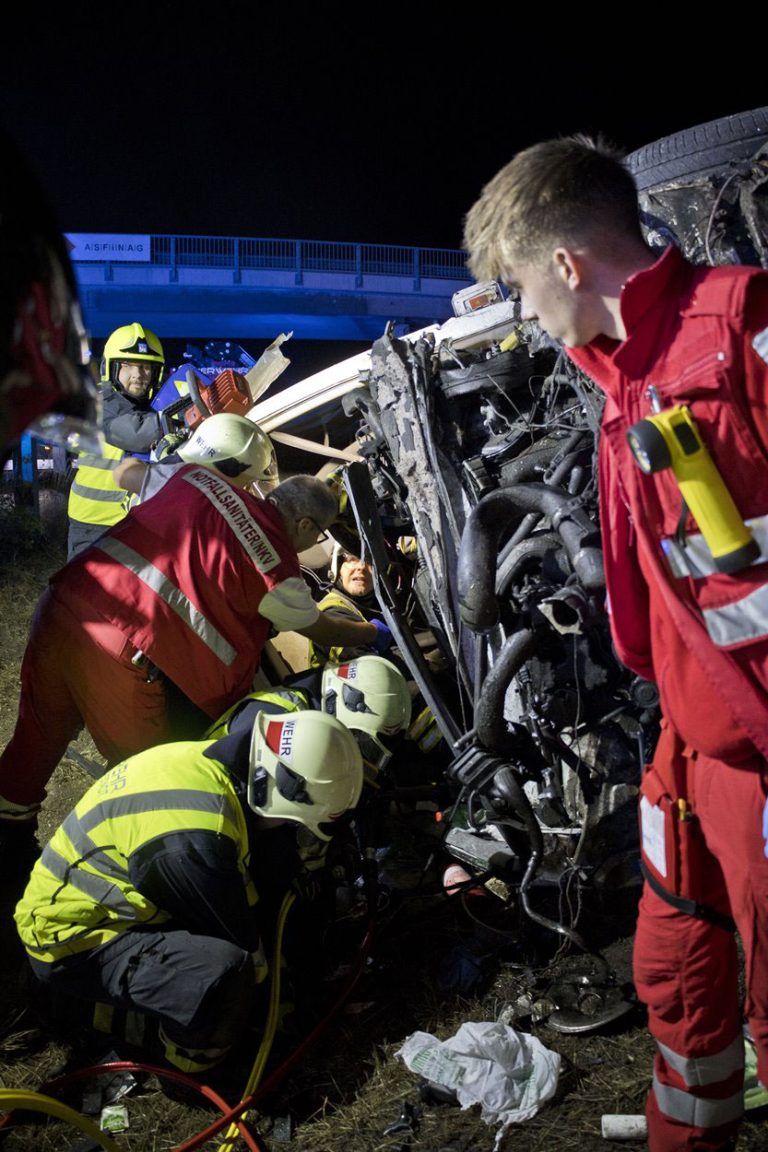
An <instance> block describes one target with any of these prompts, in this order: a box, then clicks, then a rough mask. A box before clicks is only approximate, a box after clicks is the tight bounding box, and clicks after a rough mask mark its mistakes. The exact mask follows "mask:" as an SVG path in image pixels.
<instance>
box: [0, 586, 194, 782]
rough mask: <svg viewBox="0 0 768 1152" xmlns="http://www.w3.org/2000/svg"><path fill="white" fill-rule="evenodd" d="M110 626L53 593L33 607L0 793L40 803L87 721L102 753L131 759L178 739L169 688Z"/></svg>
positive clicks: (0, 764)
mask: <svg viewBox="0 0 768 1152" xmlns="http://www.w3.org/2000/svg"><path fill="white" fill-rule="evenodd" d="M134 655H135V649H134V648H132V647H131V645H130V644H129V643H128V641H127V640H126V639H125V637H124V636H123V635H122V633H120V632H119V631H118V630H117V629H116V628H115V627H113V625H111V624H109V623H107V622H106V621H104V620H99V619H95V618H93V614H92V613H89V612H88V611H87V607H85V606H84V605H82V604H81V603H79V602H78V601H77V600H72V601H69V600H67V599H65V598H64V597H62V595H61V594H60V593H58V592H57V593H56V594H54V593H53V592H52V591H51V589H50V588H49V589H48V590H47V591H46V592H44V593H43V595H42V597H41V598H40V602H39V604H38V606H37V608H36V610H35V614H34V616H33V618H32V624H31V627H30V634H29V640H28V643H27V648H26V651H25V653H24V660H23V662H22V666H21V697H20V700H19V715H18V718H17V721H16V728H15V730H14V733H13V736H12V737H11V739H10V741H9V743H8V745H7V746H6V748H5V751H4V752H3V754H2V756H0V796H3V797H4V798H5V799H6V800H10V801H12V802H13V803H15V804H35V803H39V802H40V801H42V800H43V799H44V797H45V786H46V784H47V783H48V780H49V778H50V776H51V774H52V772H53V770H54V768H55V767H56V765H57V764H58V763H59V761H60V760H61V758H62V756H63V755H64V753H65V752H66V750H67V745H68V744H69V742H70V740H72V739H73V738H74V737H75V736H76V735H77V733H78V732H79V730H80V728H81V726H82V725H83V724H85V725H86V727H87V728H88V731H89V732H90V734H91V736H92V737H93V741H94V744H95V745H96V747H97V748H98V750H99V752H100V753H101V755H102V756H104V758H105V759H106V760H107V761H108V762H109V763H110V764H116V763H118V762H119V761H120V760H123V759H125V757H126V756H131V755H133V754H134V753H135V752H142V751H143V750H144V749H145V748H151V747H152V746H153V745H155V744H163V743H167V742H168V741H169V740H172V739H174V738H180V737H178V736H175V735H174V733H173V731H172V728H171V722H170V719H169V708H168V695H169V688H168V685H167V684H166V683H165V682H164V681H163V680H161V679H159V680H156V681H155V682H153V683H148V682H147V672H146V669H141V668H139V667H137V666H136V665H135V664H132V663H131V660H132V657H133V656H134Z"/></svg>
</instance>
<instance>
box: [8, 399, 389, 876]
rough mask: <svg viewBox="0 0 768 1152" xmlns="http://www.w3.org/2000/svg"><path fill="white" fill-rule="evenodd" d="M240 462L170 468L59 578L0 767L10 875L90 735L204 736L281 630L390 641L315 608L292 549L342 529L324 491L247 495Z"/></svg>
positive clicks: (40, 624) (108, 743) (124, 748)
mask: <svg viewBox="0 0 768 1152" xmlns="http://www.w3.org/2000/svg"><path fill="white" fill-rule="evenodd" d="M211 419H214V418H213V417H212V418H211ZM201 427H204V425H202V426H201ZM254 445H255V448H256V450H257V452H258V453H259V455H260V453H261V450H262V443H261V441H260V440H259V439H258V438H257V439H256V440H254V441H252V442H250V443H249V444H248V445H247V446H246V448H245V451H246V454H247V453H248V452H249V451H251V449H252V447H253V446H254ZM242 462H243V461H238V460H231V461H228V460H218V461H216V462H214V463H213V465H212V466H211V467H207V466H206V467H203V466H201V465H200V464H198V463H195V462H192V463H189V464H185V465H184V467H182V468H180V469H176V470H175V471H174V473H173V475H171V476H170V477H169V478H168V479H167V481H166V483H164V484H163V485H162V487H161V489H160V490H159V491H158V492H157V493H156V494H155V495H154V496H153V497H152V499H150V500H146V501H142V502H141V503H139V504H137V505H136V507H135V508H133V509H132V510H131V512H130V513H129V515H128V516H126V517H125V519H124V520H122V521H121V522H120V523H119V524H116V525H114V526H113V527H112V528H109V529H108V530H107V531H106V532H105V533H104V535H103V536H102V537H100V538H99V540H98V541H97V542H96V543H95V544H94V546H93V547H91V548H88V549H86V550H85V551H84V552H82V553H81V554H80V555H79V556H76V557H75V558H74V559H73V560H72V561H71V562H70V563H69V564H66V565H64V567H63V568H62V569H60V570H59V572H57V573H55V574H54V575H53V576H52V578H51V580H50V582H49V586H48V588H47V589H46V591H45V592H44V593H43V595H42V597H41V599H40V602H39V604H38V606H37V608H36V611H35V614H34V618H33V621H32V625H31V629H30V636H29V640H28V643H27V648H26V651H25V654H24V659H23V662H22V669H21V696H20V700H19V713H18V718H17V722H16V727H15V730H14V733H13V736H12V737H11V740H10V742H9V743H8V745H7V746H6V748H5V750H4V752H3V754H2V756H0V858H2V860H3V865H4V867H6V868H7V869H9V870H12V869H19V870H21V872H22V873H23V872H24V871H26V870H27V869H28V866H29V857H30V854H34V852H35V851H36V841H35V825H36V818H37V811H38V809H39V807H40V804H41V802H42V800H43V798H44V794H45V786H46V784H47V782H48V779H49V777H50V775H51V773H52V772H53V770H54V768H55V767H56V765H57V764H58V762H59V760H60V759H61V757H62V756H63V755H64V753H65V751H66V749H67V745H68V744H69V741H70V740H71V739H72V738H73V737H74V736H75V734H76V733H77V732H78V731H79V729H80V727H81V726H82V725H83V724H85V725H86V727H87V728H88V730H89V732H90V734H91V736H92V737H93V740H94V743H95V745H96V747H97V748H98V750H99V752H100V753H101V755H102V756H103V757H104V758H105V759H106V760H107V762H108V763H109V764H110V765H111V764H115V763H117V762H119V761H121V760H123V759H125V758H126V757H127V756H130V755H133V754H134V753H136V752H140V751H143V750H144V749H145V748H150V747H152V746H153V745H156V744H161V743H165V742H168V741H170V740H173V739H176V738H178V737H180V736H181V737H185V738H187V737H188V736H189V735H190V734H201V733H202V732H203V731H204V729H205V727H206V726H207V724H209V723H210V721H211V720H212V719H215V718H216V717H218V716H220V715H221V713H222V712H223V711H224V710H225V709H226V708H228V707H229V706H230V705H232V704H233V703H235V702H236V701H237V700H239V699H240V698H241V697H242V696H244V695H245V694H246V693H247V692H248V691H249V690H250V689H251V687H252V685H253V681H254V676H255V673H256V670H257V668H258V665H259V660H260V657H261V651H262V648H263V646H264V644H265V642H266V640H267V639H268V637H269V635H270V630H271V629H272V628H275V629H276V630H277V631H298V632H300V633H301V634H302V635H304V636H307V637H308V638H309V639H313V640H321V641H324V642H326V643H327V642H331V643H342V644H348V643H352V644H354V643H362V644H364V645H365V644H371V643H373V642H374V641H375V639H376V637H377V634H378V632H379V631H380V630H383V631H384V632H386V631H387V630H386V626H385V625H382V624H379V625H378V626H375V625H373V624H368V623H365V622H362V621H360V622H358V621H343V620H338V619H331V618H330V617H329V616H328V615H327V614H325V613H320V612H319V611H318V608H317V605H316V604H315V602H314V601H313V599H312V596H311V594H310V591H309V587H308V586H307V584H306V583H305V582H304V580H303V579H302V577H301V575H300V567H299V559H298V553H299V552H302V551H304V550H305V549H307V548H310V547H312V546H313V545H314V544H315V543H316V542H317V540H318V537H319V536H320V537H324V536H325V532H326V529H327V528H329V527H330V525H331V524H332V522H333V520H334V518H335V515H336V511H337V507H338V505H337V498H336V496H335V494H334V493H333V492H332V491H331V489H330V488H329V487H328V486H327V485H326V484H324V483H323V481H322V480H319V479H317V478H316V477H314V476H294V477H291V478H290V479H288V480H285V481H284V482H283V483H282V484H279V485H278V486H277V487H276V488H275V489H274V490H273V491H271V492H270V493H269V495H268V496H267V498H266V499H264V500H262V499H260V498H258V497H256V496H253V495H251V494H250V493H249V492H248V491H247V490H246V487H245V486H246V485H248V484H249V483H250V480H251V475H250V472H249V469H248V468H246V469H245V471H242V470H240V468H239V465H240V464H241V463H242ZM232 472H237V473H239V474H238V475H231V474H230V475H228V474H227V473H232Z"/></svg>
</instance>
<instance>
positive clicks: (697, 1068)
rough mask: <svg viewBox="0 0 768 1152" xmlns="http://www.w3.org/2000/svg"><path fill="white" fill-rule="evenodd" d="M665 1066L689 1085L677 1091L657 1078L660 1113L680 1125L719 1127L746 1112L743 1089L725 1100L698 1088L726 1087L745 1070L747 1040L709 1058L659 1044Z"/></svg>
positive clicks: (730, 1045) (728, 1046)
mask: <svg viewBox="0 0 768 1152" xmlns="http://www.w3.org/2000/svg"><path fill="white" fill-rule="evenodd" d="M657 1044H658V1049H659V1053H660V1055H661V1057H662V1058H663V1060H664V1063H665V1064H666V1065H667V1067H668V1068H671V1069H672V1070H673V1071H674V1072H675V1073H677V1075H678V1076H679V1077H680V1079H681V1080H682V1081H683V1083H684V1084H685V1088H676V1087H675V1086H674V1085H672V1084H665V1083H663V1082H662V1081H661V1080H660V1079H659V1077H658V1075H654V1077H653V1094H654V1096H655V1097H656V1103H657V1105H658V1108H659V1111H660V1112H662V1113H663V1114H664V1116H667V1117H669V1119H671V1120H674V1121H676V1122H677V1123H678V1124H685V1125H686V1126H687V1127H690V1128H718V1127H720V1126H721V1125H723V1124H731V1123H733V1122H734V1121H735V1120H739V1119H740V1118H741V1115H742V1113H743V1111H744V1093H743V1091H742V1090H741V1089H739V1091H737V1092H734V1093H732V1094H731V1095H730V1096H725V1097H722V1096H721V1097H712V1096H703V1095H701V1094H700V1093H699V1092H698V1091H697V1089H700V1088H704V1089H705V1090H706V1089H707V1088H709V1086H710V1085H717V1084H724V1083H725V1081H726V1080H729V1079H730V1078H731V1077H733V1076H734V1074H736V1073H739V1072H741V1070H742V1069H743V1068H744V1040H743V1037H742V1036H741V1035H739V1036H737V1037H736V1039H735V1040H733V1041H732V1042H731V1043H730V1044H728V1045H727V1046H726V1047H725V1048H723V1049H722V1050H721V1051H720V1052H712V1053H710V1054H709V1055H708V1056H683V1055H682V1054H681V1053H679V1052H675V1051H673V1050H672V1049H671V1048H669V1047H668V1046H667V1045H666V1044H661V1043H660V1042H658V1041H657Z"/></svg>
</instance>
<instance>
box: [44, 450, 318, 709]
mask: <svg viewBox="0 0 768 1152" xmlns="http://www.w3.org/2000/svg"><path fill="white" fill-rule="evenodd" d="M299 575H300V569H299V560H298V556H297V555H296V552H295V550H294V548H293V546H292V544H291V542H290V540H289V538H288V536H287V535H286V531H285V526H284V523H283V519H282V516H281V515H280V513H279V512H278V510H277V508H276V507H275V506H274V505H272V504H270V503H268V502H267V501H265V500H261V499H259V498H258V497H256V496H252V495H251V494H250V493H248V492H245V491H243V490H242V489H239V488H236V487H234V486H233V485H232V484H230V483H229V482H228V481H227V480H225V479H224V478H223V477H221V476H219V475H218V474H217V473H215V472H214V471H212V470H211V469H207V468H201V467H199V466H198V465H195V464H189V465H186V466H185V467H184V468H181V469H180V470H179V471H178V472H176V473H175V475H173V476H172V477H171V478H170V479H169V480H168V482H167V483H166V484H165V485H164V486H163V487H162V488H161V489H160V491H159V492H157V493H156V494H155V495H154V496H153V497H152V499H151V500H147V501H144V502H142V503H140V504H137V505H136V507H135V508H134V509H133V511H132V512H131V515H130V516H129V517H127V518H126V519H125V520H123V521H122V522H121V523H120V524H117V525H115V526H114V527H112V528H110V529H108V530H107V532H106V533H105V534H104V535H103V536H101V537H100V538H99V540H98V541H97V542H96V544H95V545H94V546H93V547H91V548H89V549H88V550H87V551H86V552H84V553H82V554H81V555H80V556H76V557H75V558H74V560H72V561H71V562H70V564H68V565H66V566H65V568H64V569H62V570H61V571H60V572H59V573H57V574H56V575H54V577H53V578H52V584H53V585H54V586H55V585H57V584H58V583H61V585H62V588H63V589H64V590H66V591H69V592H71V593H72V594H73V595H75V596H77V597H78V598H79V599H80V600H86V601H87V602H88V604H89V605H90V607H91V608H92V610H93V611H94V612H95V613H96V614H97V615H98V616H100V617H102V618H103V619H105V620H107V621H109V622H110V623H111V624H114V625H115V627H116V628H118V629H119V630H120V632H122V633H123V635H124V636H125V637H126V638H127V639H128V640H129V641H130V643H131V644H133V645H134V647H135V648H137V649H140V650H141V651H142V652H143V653H144V655H145V656H147V658H148V659H149V661H150V662H151V663H152V664H154V665H155V666H156V667H157V668H159V669H160V671H161V672H163V673H164V674H165V676H167V677H168V679H169V680H171V681H172V682H173V683H174V684H175V685H176V686H177V687H178V688H179V689H180V691H181V692H183V693H184V695H185V696H187V697H188V698H189V699H190V700H192V702H193V703H194V704H196V705H197V706H198V707H199V708H201V709H202V710H203V711H204V712H206V713H207V714H208V715H209V716H210V717H211V719H215V718H216V717H218V716H220V715H221V713H222V712H224V710H225V709H226V708H229V707H230V706H231V704H232V703H233V702H234V701H236V700H238V699H240V698H241V697H242V696H244V695H245V694H246V693H247V692H248V691H250V689H251V687H252V684H253V678H254V675H255V673H256V669H257V668H258V665H259V660H260V657H261V651H262V648H263V646H264V643H265V642H266V640H267V637H268V636H269V631H270V627H271V625H270V622H269V621H268V620H267V619H266V618H265V617H263V616H261V615H260V614H259V605H260V603H261V600H262V598H263V597H264V595H265V594H266V593H267V592H268V591H269V590H270V589H271V588H274V587H275V586H276V585H277V584H279V583H281V582H282V581H283V580H286V579H288V578H289V577H297V576H299Z"/></svg>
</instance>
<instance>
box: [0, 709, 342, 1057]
mask: <svg viewBox="0 0 768 1152" xmlns="http://www.w3.org/2000/svg"><path fill="white" fill-rule="evenodd" d="M362 783H363V774H362V764H361V758H360V752H359V749H358V747H357V744H356V743H355V740H354V738H353V737H352V735H351V734H350V733H349V732H348V731H347V729H346V728H345V727H344V726H343V725H342V724H341V722H340V721H338V720H336V719H334V718H333V717H331V716H328V715H325V714H323V713H321V712H317V711H301V712H296V711H293V712H290V713H286V712H284V711H283V712H281V711H280V710H279V709H273V710H267V709H261V710H259V711H258V713H257V715H256V716H255V718H254V720H253V723H252V724H251V725H250V727H246V728H240V729H238V730H237V731H236V732H235V731H233V732H232V733H231V734H229V735H226V736H223V737H221V738H219V739H215V740H210V739H206V740H203V741H192V742H181V743H172V744H165V745H162V746H160V747H157V748H151V749H149V750H147V751H145V752H142V753H140V754H138V755H136V756H132V757H131V758H129V759H128V760H126V761H124V762H123V763H121V764H118V765H116V766H115V767H114V768H112V769H111V770H110V771H109V772H107V773H106V774H105V775H104V776H103V777H101V779H100V780H98V781H97V782H96V783H94V784H93V785H92V786H91V788H90V789H89V791H88V792H86V794H85V796H84V797H83V798H82V799H81V800H80V802H79V803H78V804H77V806H76V807H75V809H74V810H73V811H72V812H71V813H70V814H69V816H68V817H67V818H66V819H65V820H64V822H63V824H62V825H61V826H60V827H59V828H58V829H57V830H56V832H54V834H53V837H52V838H51V840H50V842H49V844H48V845H47V846H46V848H45V849H44V850H43V854H42V856H41V858H40V859H39V860H38V861H37V863H36V864H35V866H34V869H33V871H32V875H31V877H30V879H29V883H28V885H27V887H26V890H25V892H24V895H23V897H22V899H21V900H20V902H19V903H18V905H17V908H16V913H15V919H16V925H17V928H18V932H19V935H20V937H21V940H22V943H23V944H24V947H25V949H26V951H27V955H28V958H29V963H30V965H31V968H32V972H33V973H34V977H35V979H36V982H37V984H38V985H39V986H40V987H41V990H42V991H44V993H45V996H44V1001H43V1002H46V1001H47V1002H48V1004H50V1005H51V1006H52V1007H51V1011H52V1014H53V1019H54V1022H55V1021H56V1020H58V1022H59V1023H60V1024H61V1025H62V1026H64V1027H66V1026H67V1025H68V1024H69V1025H70V1027H71V1025H72V1023H73V1022H74V1021H78V1020H79V1021H82V1020H83V1019H84V1018H90V1019H91V1020H92V1021H93V1025H94V1026H95V1027H96V1029H97V1030H99V1031H104V1032H107V1033H109V1034H111V1035H112V1036H114V1037H117V1038H118V1039H128V1040H129V1041H130V1040H131V1039H132V1040H133V1042H134V1043H135V1044H136V1043H138V1044H139V1046H142V1047H144V1048H145V1049H148V1050H149V1052H150V1053H151V1054H155V1052H157V1051H158V1050H157V1047H155V1051H154V1052H153V1047H152V1046H153V1045H154V1041H155V1036H157V1038H158V1039H159V1041H160V1047H161V1051H162V1054H163V1055H164V1056H165V1058H166V1059H167V1060H168V1062H169V1063H170V1064H172V1065H174V1066H175V1067H178V1068H181V1069H182V1070H183V1071H186V1072H201V1071H204V1070H205V1069H206V1068H209V1067H211V1066H212V1065H213V1064H216V1063H218V1062H219V1061H220V1060H221V1059H222V1058H224V1056H226V1054H227V1052H228V1050H229V1049H230V1048H231V1046H232V1045H233V1044H234V1043H235V1042H236V1041H237V1040H238V1038H239V1037H240V1036H241V1035H242V1033H243V1032H244V1030H245V1029H246V1028H247V1026H248V1024H249V1018H250V1014H251V1009H252V1008H254V1006H259V1005H258V1003H257V997H258V992H257V989H258V986H259V985H260V984H261V983H262V982H263V981H264V979H265V977H266V975H267V971H268V966H267V960H266V953H265V948H264V938H265V937H266V936H268V934H269V925H267V924H266V923H265V918H264V915H263V908H264V906H265V905H264V901H263V900H262V899H261V897H262V896H263V895H264V892H263V890H262V891H259V889H258V885H254V880H253V876H252V874H251V871H250V860H251V854H252V852H253V850H254V847H255V846H256V845H257V844H259V845H261V847H262V849H264V847H265V846H266V850H267V853H268V851H269V848H268V846H269V842H270V840H271V839H272V837H274V836H275V835H276V834H279V833H280V831H281V829H282V830H283V831H285V830H286V829H298V830H299V831H301V832H302V833H305V834H306V835H307V836H308V837H309V838H310V839H312V840H314V841H317V842H319V843H324V842H327V841H329V840H330V839H331V836H332V834H333V831H334V828H335V826H336V822H338V821H339V820H340V818H341V817H342V816H343V815H344V813H346V812H347V811H348V810H349V809H351V808H353V807H354V806H355V804H356V803H357V801H358V799H359V797H360V791H361V788H362ZM283 880H284V877H283V876H282V875H278V874H274V871H273V876H272V877H271V878H270V877H269V876H266V877H264V874H263V873H262V882H263V883H264V884H267V885H268V884H269V883H270V882H274V883H276V884H280V885H282V884H283ZM257 900H258V903H257ZM86 1005H88V1006H89V1007H88V1010H87V1016H86V1015H85V1006H86ZM151 1021H154V1022H155V1024H156V1025H158V1027H157V1029H156V1031H155V1030H154V1029H152V1027H151V1025H150V1022H151Z"/></svg>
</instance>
